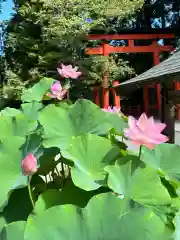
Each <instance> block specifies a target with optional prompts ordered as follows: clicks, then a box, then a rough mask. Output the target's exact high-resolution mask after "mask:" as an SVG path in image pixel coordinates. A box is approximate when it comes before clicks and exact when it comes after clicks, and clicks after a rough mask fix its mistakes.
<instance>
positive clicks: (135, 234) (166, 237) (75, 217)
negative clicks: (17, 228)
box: [25, 193, 172, 240]
mask: <svg viewBox="0 0 180 240" xmlns="http://www.w3.org/2000/svg"><path fill="white" fill-rule="evenodd" d="M124 201H125V200H121V199H119V198H117V197H116V196H115V195H113V194H112V193H105V194H99V195H96V196H94V197H93V198H92V199H91V200H90V201H89V203H88V205H87V206H86V207H85V208H82V209H81V208H78V207H76V206H73V205H63V206H55V207H52V208H49V209H47V210H45V211H43V212H41V213H39V214H38V215H32V216H30V218H29V220H28V222H27V227H26V230H25V240H32V239H38V240H45V239H53V240H68V239H78V240H99V239H103V240H110V239H112V240H121V239H123V240H170V239H172V232H171V231H170V230H169V229H168V228H167V226H166V225H165V224H164V222H163V221H162V220H161V219H160V218H159V217H158V216H156V215H155V214H154V213H153V212H152V211H151V210H150V209H148V208H143V207H139V206H135V207H134V208H131V209H130V207H129V206H128V204H127V202H124Z"/></svg>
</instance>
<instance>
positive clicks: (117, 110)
mask: <svg viewBox="0 0 180 240" xmlns="http://www.w3.org/2000/svg"><path fill="white" fill-rule="evenodd" d="M102 110H103V111H104V112H111V113H119V112H120V110H121V109H120V108H117V107H112V108H111V107H108V108H103V109H102Z"/></svg>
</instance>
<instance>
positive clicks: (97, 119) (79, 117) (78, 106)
mask: <svg viewBox="0 0 180 240" xmlns="http://www.w3.org/2000/svg"><path fill="white" fill-rule="evenodd" d="M70 118H71V119H74V122H73V123H74V126H75V128H76V129H78V131H79V132H80V133H81V134H82V133H87V132H88V133H93V134H97V135H104V134H107V132H108V131H109V130H110V129H111V128H116V127H118V130H120V129H121V130H120V131H121V132H123V126H124V121H123V120H122V119H121V118H120V117H118V115H116V114H109V113H106V112H104V111H102V110H101V109H100V108H99V107H98V106H97V105H96V104H94V103H92V102H91V101H89V100H85V99H80V100H78V101H77V102H76V103H75V104H74V105H73V106H72V108H71V110H70ZM117 123H118V124H117Z"/></svg>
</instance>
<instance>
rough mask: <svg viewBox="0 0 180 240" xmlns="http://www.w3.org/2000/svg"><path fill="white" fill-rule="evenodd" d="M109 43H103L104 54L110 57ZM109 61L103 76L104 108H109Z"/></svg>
mask: <svg viewBox="0 0 180 240" xmlns="http://www.w3.org/2000/svg"><path fill="white" fill-rule="evenodd" d="M108 47H109V45H108V44H107V43H103V56H105V57H108V56H109V51H108ZM108 74H109V72H108V63H106V65H105V70H104V76H103V83H102V87H103V108H108V107H109V89H108V87H109V80H108Z"/></svg>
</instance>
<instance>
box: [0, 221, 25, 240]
mask: <svg viewBox="0 0 180 240" xmlns="http://www.w3.org/2000/svg"><path fill="white" fill-rule="evenodd" d="M25 227H26V222H25V221H18V222H13V223H10V224H8V225H6V227H5V228H4V229H3V231H2V233H1V234H0V239H1V240H15V239H17V240H24V231H25Z"/></svg>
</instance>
